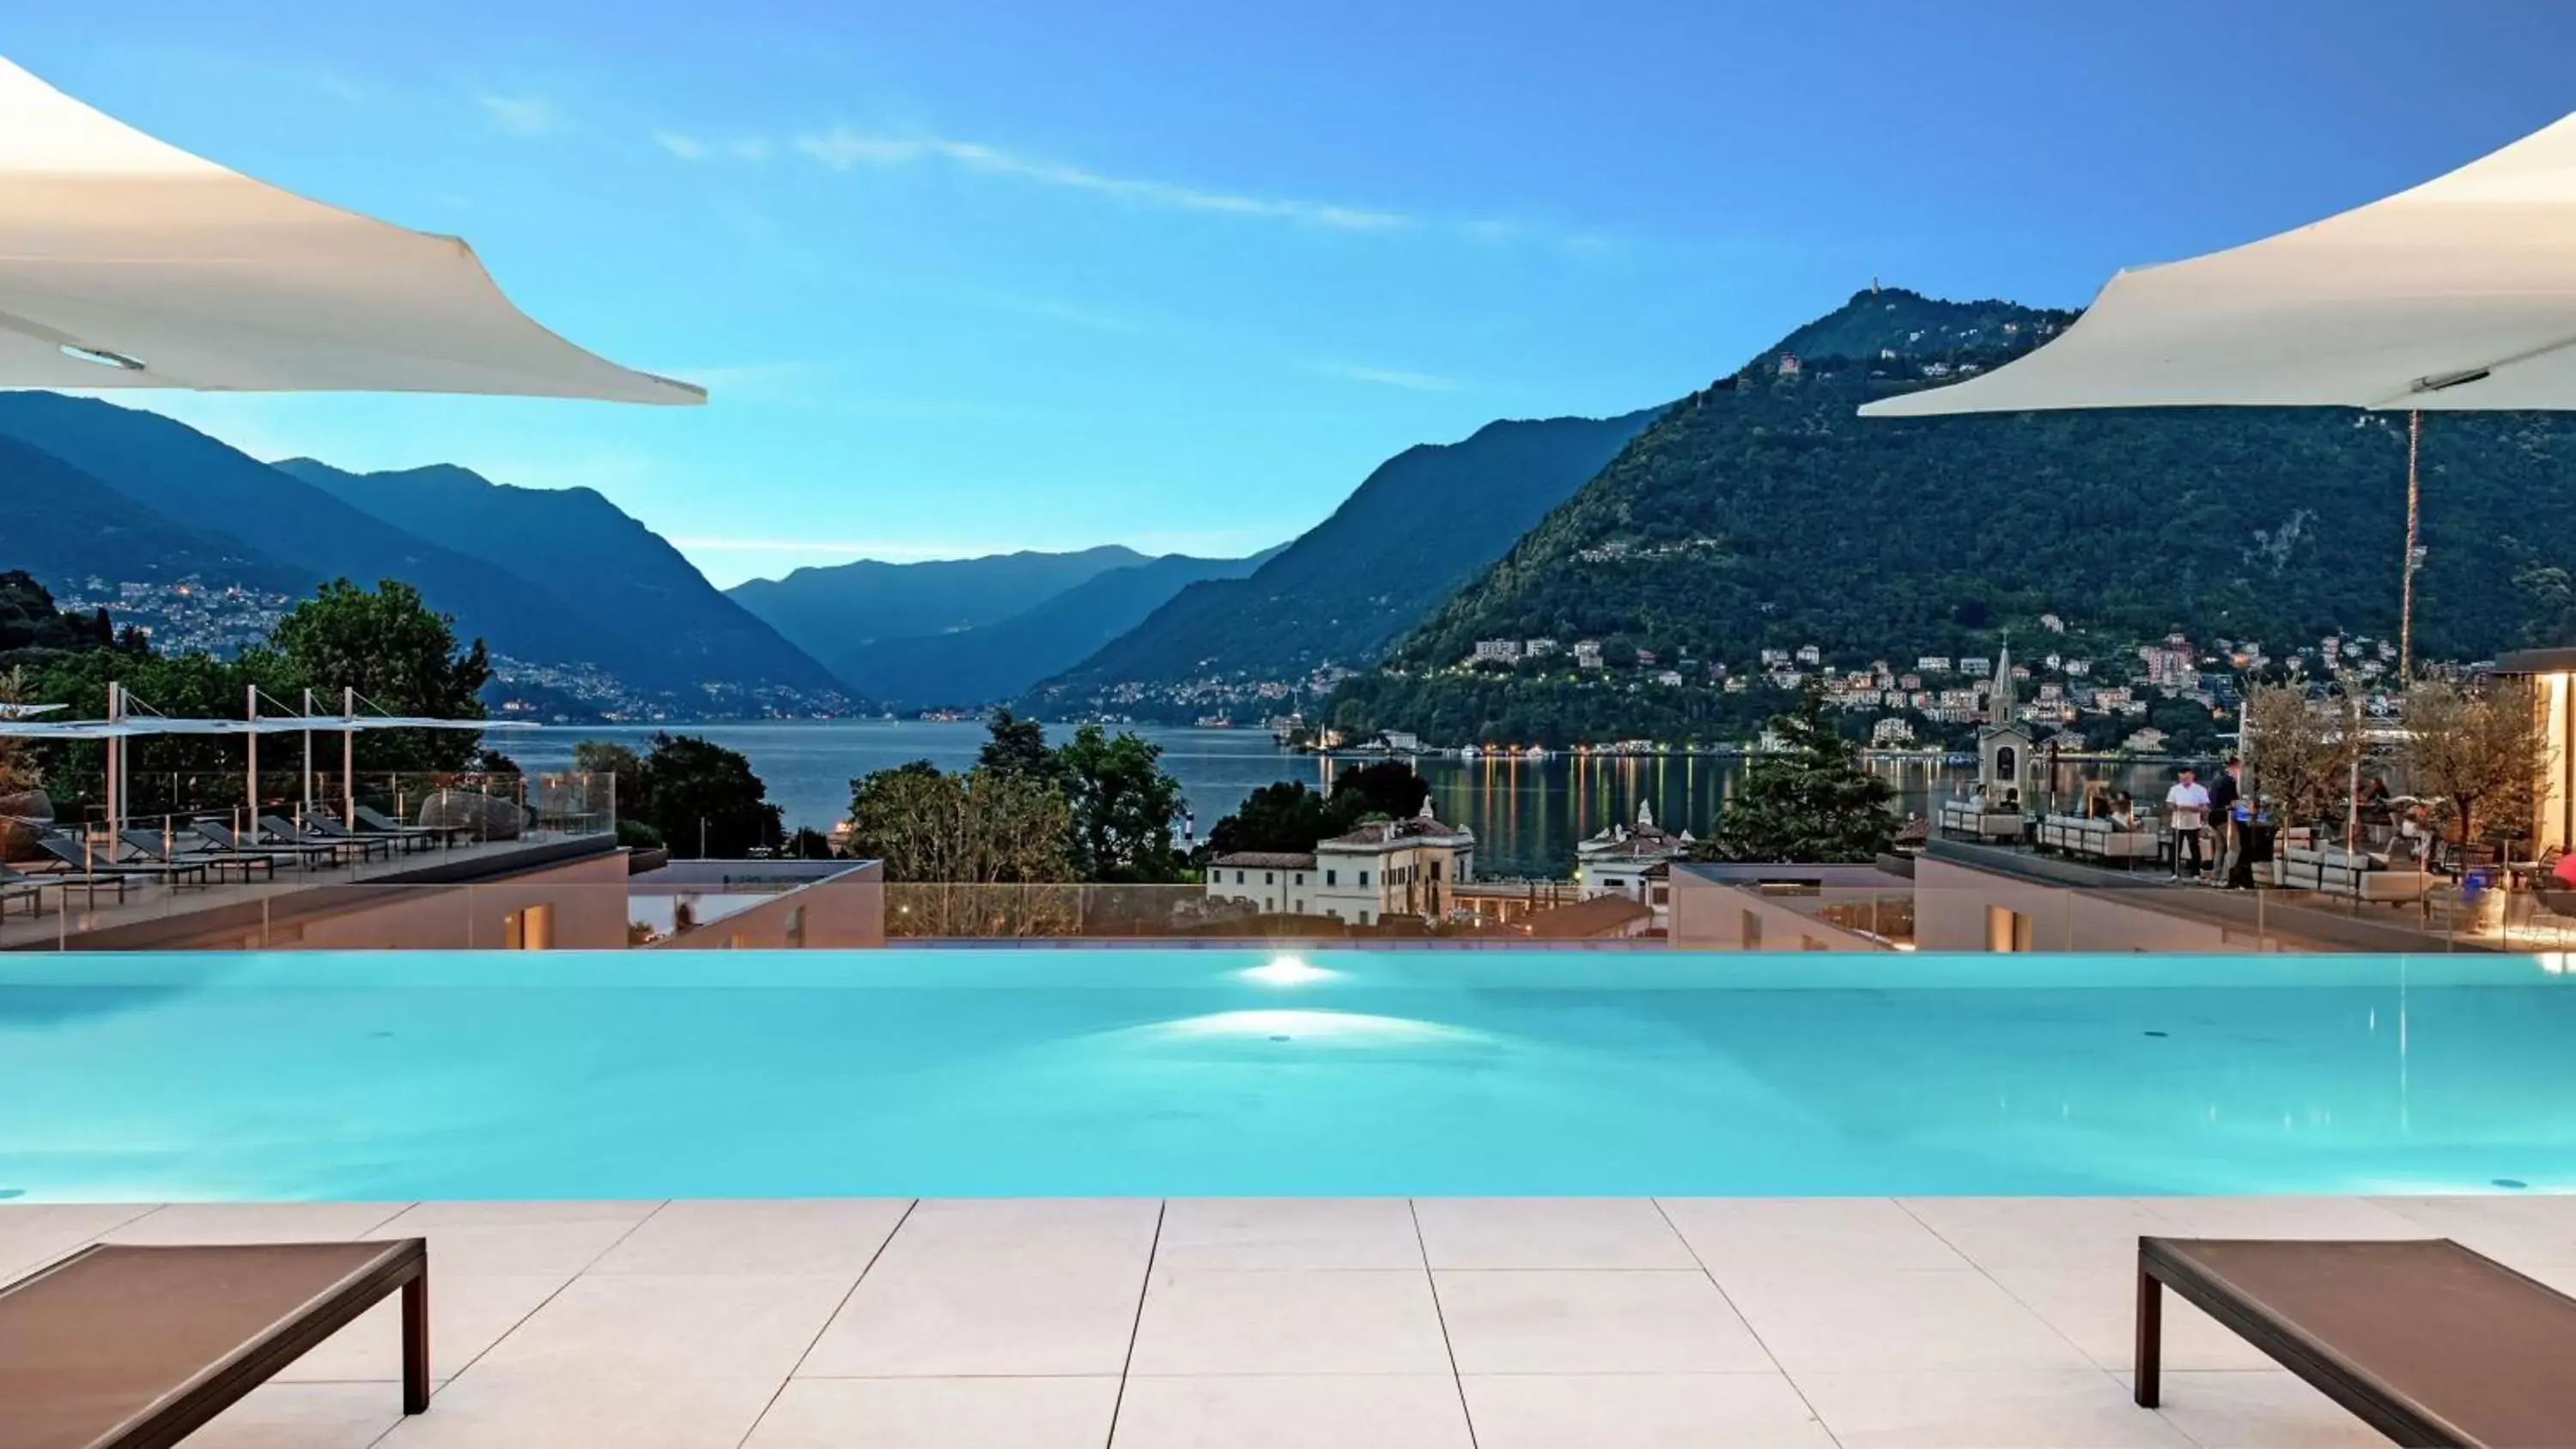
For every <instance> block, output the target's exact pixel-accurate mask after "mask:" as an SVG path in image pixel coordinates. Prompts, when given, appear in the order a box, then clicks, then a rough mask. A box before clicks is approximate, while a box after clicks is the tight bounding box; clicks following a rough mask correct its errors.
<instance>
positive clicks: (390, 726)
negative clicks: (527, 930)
mask: <svg viewBox="0 0 2576 1449" xmlns="http://www.w3.org/2000/svg"><path fill="white" fill-rule="evenodd" d="M537 728H539V726H538V725H537V724H536V723H535V722H534V721H532V720H497V719H423V718H417V717H413V716H402V715H382V714H361V715H339V714H314V715H302V714H292V715H263V716H261V717H260V718H258V719H164V718H162V717H161V716H159V715H130V716H128V717H126V718H124V719H116V720H107V719H75V720H61V721H48V720H12V719H6V718H0V739H12V740H131V739H147V738H151V737H154V736H159V735H298V734H317V735H319V734H340V733H342V732H344V731H348V730H529V729H537Z"/></svg>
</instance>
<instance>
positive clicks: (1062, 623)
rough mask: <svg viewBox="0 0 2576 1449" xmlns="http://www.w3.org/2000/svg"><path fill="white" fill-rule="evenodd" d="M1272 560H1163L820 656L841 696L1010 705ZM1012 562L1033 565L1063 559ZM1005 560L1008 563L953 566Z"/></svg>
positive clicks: (910, 704)
mask: <svg viewBox="0 0 2576 1449" xmlns="http://www.w3.org/2000/svg"><path fill="white" fill-rule="evenodd" d="M1117 551H1118V552H1122V553H1123V552H1125V550H1123V549H1121V550H1117ZM1095 552H1097V551H1095ZM1278 552H1279V549H1277V548H1269V549H1264V550H1262V551H1261V552H1260V553H1257V554H1254V555H1252V556H1251V557H1249V558H1193V557H1191V556H1190V555H1188V554H1178V553H1173V554H1165V555H1163V556H1162V557H1160V558H1149V559H1142V560H1141V561H1140V562H1137V563H1131V564H1125V565H1122V566H1120V567H1117V568H1110V569H1103V570H1102V571H1100V572H1099V573H1096V574H1093V575H1092V576H1091V577H1089V578H1087V579H1084V580H1083V581H1082V582H1080V583H1078V584H1075V585H1073V586H1072V587H1071V588H1068V589H1065V590H1064V591H1062V592H1061V593H1057V594H1052V595H1049V596H1047V597H1046V598H1044V599H1042V600H1040V601H1039V602H1038V603H1037V604H1036V605H1035V606H1033V607H1031V608H1028V609H1024V610H1022V611H1021V612H1019V613H1017V614H1013V615H1011V616H1010V617H1008V618H1004V619H997V620H994V621H992V622H990V623H982V624H969V625H966V626H965V627H962V628H959V629H955V630H952V631H949V632H945V633H937V634H913V635H908V636H905V637H901V638H891V639H869V640H864V641H859V642H856V643H853V644H851V645H849V646H847V647H845V648H842V649H839V650H837V651H836V652H834V653H832V654H831V655H830V656H829V657H830V658H831V659H832V661H833V666H834V670H835V672H836V673H838V674H839V675H840V676H841V678H843V679H845V680H847V681H849V682H850V687H851V688H853V689H856V690H859V691H862V692H863V693H865V694H866V695H867V697H868V698H870V699H872V700H877V701H881V702H883V703H885V704H887V705H890V706H893V707H895V708H899V709H912V708H919V707H922V706H928V705H977V704H984V703H988V702H990V701H993V700H1007V699H1012V698H1015V697H1017V696H1018V695H1019V694H1021V693H1022V692H1023V691H1025V690H1027V689H1028V688H1029V687H1030V686H1031V685H1033V684H1035V683H1037V682H1038V681H1039V680H1042V679H1045V678H1047V677H1049V676H1050V675H1053V674H1056V673H1058V672H1059V671H1061V670H1064V669H1067V668H1070V667H1071V666H1073V665H1075V664H1078V663H1080V662H1081V661H1083V660H1084V659H1087V658H1089V657H1090V656H1091V655H1092V654H1093V653H1094V652H1096V651H1097V650H1099V649H1100V648H1101V646H1103V645H1105V644H1108V643H1109V642H1110V641H1112V640H1114V639H1116V638H1118V637H1119V636H1121V635H1123V634H1125V633H1126V632H1127V631H1128V630H1130V629H1133V628H1135V627H1136V626H1137V625H1138V624H1140V623H1142V622H1143V621H1144V620H1145V618H1146V617H1147V616H1148V615H1150V614H1152V613H1153V612H1154V610H1156V609H1157V608H1159V607H1161V606H1162V605H1163V604H1164V603H1165V602H1166V601H1167V600H1169V599H1170V598H1171V597H1172V596H1173V595H1175V594H1177V593H1179V592H1181V591H1182V590H1183V589H1185V588H1188V587H1191V586H1193V585H1195V584H1198V583H1201V582H1203V581H1206V580H1211V579H1239V578H1241V577H1243V576H1244V575H1246V574H1248V573H1251V572H1252V571H1253V570H1254V569H1257V568H1259V567H1260V566H1261V565H1262V564H1263V563H1265V562H1267V561H1268V560H1269V559H1270V558H1272V557H1273V556H1274V555H1276V554H1277V553H1278ZM1015 557H1016V558H1018V559H1021V560H1038V559H1047V558H1050V557H1055V558H1063V557H1068V556H1066V555H1052V556H1051V555H1045V554H1037V555H1027V554H1023V555H1017V556H1015ZM1007 561H1009V560H1008V558H1006V559H1001V560H995V559H972V560H964V561H963V562H966V563H974V564H993V563H1000V562H1007ZM912 567H915V568H930V567H933V565H928V564H918V565H913V566H912ZM1011 582H1012V583H1018V582H1021V580H1020V579H1016V578H1015V579H1012V580H1011ZM996 592H997V593H1004V594H1007V593H1009V592H1011V589H1010V588H1008V587H1002V588H998V589H997V590H996Z"/></svg>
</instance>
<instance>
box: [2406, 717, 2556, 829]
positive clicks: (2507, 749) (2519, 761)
mask: <svg viewBox="0 0 2576 1449" xmlns="http://www.w3.org/2000/svg"><path fill="white" fill-rule="evenodd" d="M2406 732H2407V736H2408V738H2407V744H2406V751H2405V760H2406V765H2407V769H2408V771H2409V773H2410V774H2412V775H2413V777H2414V780H2415V788H2416V789H2417V790H2418V791H2421V792H2424V793H2428V794H2432V795H2437V796H2440V797H2441V799H2442V814H2441V818H2442V819H2443V820H2444V822H2445V823H2447V824H2450V825H2451V826H2452V827H2453V828H2454V829H2455V830H2456V831H2457V832H2458V834H2459V838H2460V842H2461V843H2462V844H2464V845H2467V844H2475V843H2477V842H2478V841H2479V840H2481V839H2492V840H2507V839H2511V838H2513V837H2514V836H2515V835H2517V834H2519V833H2520V830H2521V828H2522V825H2523V823H2524V822H2527V821H2528V820H2529V819H2530V818H2531V810H2532V804H2533V800H2534V797H2535V794H2536V792H2537V791H2538V790H2539V788H2540V781H2541V776H2542V774H2543V773H2544V772H2545V771H2547V770H2548V768H2549V764H2550V760H2551V758H2552V751H2551V749H2550V747H2549V741H2548V737H2547V733H2546V730H2545V729H2544V727H2543V725H2542V723H2541V718H2540V709H2539V703H2538V700H2537V698H2536V696H2535V695H2534V692H2533V690H2532V687H2531V685H2530V683H2529V682H2528V681H2526V680H2520V679H2499V680H2495V681H2493V682H2491V683H2489V684H2487V685H2486V686H2485V687H2484V688H2482V689H2470V688H2463V687H2461V686H2459V685H2455V684H2450V683H2447V682H2444V681H2442V680H2425V681H2423V682H2421V683H2419V684H2417V685H2415V686H2414V687H2413V688H2411V689H2409V690H2407V691H2406Z"/></svg>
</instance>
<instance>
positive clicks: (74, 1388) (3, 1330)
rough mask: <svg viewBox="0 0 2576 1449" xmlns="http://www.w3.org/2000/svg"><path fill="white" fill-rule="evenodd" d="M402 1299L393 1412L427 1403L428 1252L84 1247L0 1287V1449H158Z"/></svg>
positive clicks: (402, 1244)
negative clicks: (397, 1294) (398, 1396)
mask: <svg viewBox="0 0 2576 1449" xmlns="http://www.w3.org/2000/svg"><path fill="white" fill-rule="evenodd" d="M396 1289H400V1290H401V1292H402V1324H403V1327H402V1337H403V1347H402V1357H403V1387H402V1406H403V1412H404V1413H406V1414H417V1413H421V1412H423V1411H424V1410H426V1409H428V1407H429V1245H428V1243H427V1242H426V1241H425V1240H423V1239H420V1238H403V1239H400V1240H398V1241H395V1242H389V1243H262V1244H252V1245H247V1246H222V1247H139V1246H126V1245H121V1244H104V1245H99V1246H95V1247H90V1248H84V1249H82V1250H81V1251H80V1252H77V1253H74V1254H73V1255H72V1256H70V1257H68V1258H65V1259H63V1260H62V1261H61V1262H59V1263H56V1264H54V1265H53V1266H52V1267H50V1268H44V1269H40V1270H38V1271H37V1272H35V1273H34V1274H31V1275H30V1276H28V1277H25V1278H22V1279H20V1280H18V1281H17V1282H15V1283H12V1284H10V1285H9V1286H7V1287H5V1288H0V1449H58V1446H73V1445H79V1446H86V1449H145V1446H152V1449H159V1446H163V1445H172V1444H177V1443H178V1442H179V1441H180V1440H181V1439H183V1438H185V1437H186V1436H187V1435H188V1434H189V1432H190V1431H192V1430H194V1429H196V1428H197V1427H198V1426H200V1425H202V1424H204V1423H205V1422H206V1421H207V1420H209V1419H212V1418H214V1417H215V1416H216V1415H217V1414H219V1413H222V1412H223V1411H224V1409H225V1408H227V1407H228V1406H230V1405H232V1404H234V1403H236V1402H238V1401H239V1400H240V1399H241V1398H242V1397H243V1396H245V1395H247V1394H248V1393H250V1391H251V1390H253V1389H255V1388H257V1387H259V1386H260V1385H261V1384H263V1383H265V1382H267V1381H268V1380H269V1379H271V1378H273V1377H275V1376H276V1374H277V1373H278V1371H279V1370H281V1369H283V1368H285V1367H286V1366H287V1365H288V1364H291V1363H293V1362H294V1361H295V1360H297V1359H298V1358H301V1357H303V1356H304V1355H305V1354H306V1353H307V1352H309V1351H310V1350H311V1349H312V1348H313V1347H314V1346H315V1345H316V1344H319V1343H321V1342H322V1341H323V1340H324V1339H326V1338H329V1337H330V1336H331V1335H332V1334H333V1333H335V1332H337V1331H338V1330H339V1329H341V1328H342V1327H344V1326H346V1325H347V1324H348V1323H349V1322H350V1321H352V1320H353V1319H355V1318H357V1317H358V1315H360V1314H362V1313H364V1312H366V1311H367V1310H368V1309H369V1308H371V1307H373V1306H374V1305H375V1304H377V1303H378V1302H380V1301H382V1300H383V1299H385V1298H386V1297H388V1296H390V1295H391V1294H392V1293H393V1292H394V1291H395V1290H396Z"/></svg>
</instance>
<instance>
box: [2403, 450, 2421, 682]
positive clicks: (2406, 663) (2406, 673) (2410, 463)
mask: <svg viewBox="0 0 2576 1449" xmlns="http://www.w3.org/2000/svg"><path fill="white" fill-rule="evenodd" d="M2423 442H2424V414H2423V412H2422V411H2421V410H2420V409H2412V408H2410V409H2408V410H2407V413H2406V561H2405V568H2404V570H2403V571H2402V572H2401V573H2400V574H2399V575H2398V580H2399V581H2398V586H2397V683H2398V687H2399V688H2401V689H2402V688H2404V687H2405V686H2406V685H2408V684H2410V683H2412V682H2413V680H2414V678H2415V674H2414V670H2415V567H2416V564H2417V562H2418V560H2417V557H2416V547H2415V525H2416V518H2417V504H2418V501H2419V499H2420V497H2421V493H2420V490H2419V487H2418V484H2417V474H2416V457H2417V454H2418V453H2419V452H2421V450H2422V447H2423Z"/></svg>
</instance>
